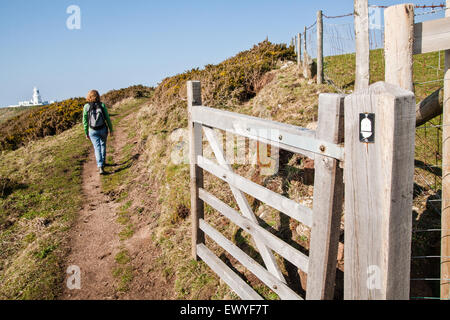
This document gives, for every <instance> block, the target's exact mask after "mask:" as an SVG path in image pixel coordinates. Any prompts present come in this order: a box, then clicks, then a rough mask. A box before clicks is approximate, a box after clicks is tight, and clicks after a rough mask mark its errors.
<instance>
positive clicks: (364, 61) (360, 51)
mask: <svg viewBox="0 0 450 320" xmlns="http://www.w3.org/2000/svg"><path fill="white" fill-rule="evenodd" d="M355 37H356V41H355V42H356V71H355V91H357V90H360V89H364V88H367V87H368V86H369V80H370V71H369V68H370V66H369V64H370V55H369V52H370V51H369V45H370V44H369V3H368V0H355Z"/></svg>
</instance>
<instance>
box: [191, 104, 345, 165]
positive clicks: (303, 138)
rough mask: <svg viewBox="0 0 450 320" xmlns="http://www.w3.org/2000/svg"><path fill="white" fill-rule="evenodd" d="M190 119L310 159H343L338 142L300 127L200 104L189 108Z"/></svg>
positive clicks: (341, 148)
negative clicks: (323, 138)
mask: <svg viewBox="0 0 450 320" xmlns="http://www.w3.org/2000/svg"><path fill="white" fill-rule="evenodd" d="M192 121H194V122H196V123H200V124H202V125H204V126H208V127H213V128H217V129H220V130H225V131H227V132H230V133H233V134H236V135H241V136H244V137H247V138H250V139H254V140H257V141H260V142H263V143H267V144H270V145H273V146H275V147H278V148H280V149H284V150H288V151H292V152H294V153H299V154H303V155H306V156H307V157H310V158H314V154H319V155H322V156H326V157H330V158H335V159H337V160H340V161H343V160H344V148H343V147H342V146H341V145H338V144H334V143H330V142H327V141H322V140H319V139H316V138H315V135H316V133H315V131H313V130H309V129H305V128H302V127H298V126H293V125H289V124H285V123H280V122H275V121H270V120H266V119H260V118H256V117H251V116H248V115H243V114H239V113H234V112H229V111H224V110H219V109H214V108H209V107H203V106H196V107H193V108H192Z"/></svg>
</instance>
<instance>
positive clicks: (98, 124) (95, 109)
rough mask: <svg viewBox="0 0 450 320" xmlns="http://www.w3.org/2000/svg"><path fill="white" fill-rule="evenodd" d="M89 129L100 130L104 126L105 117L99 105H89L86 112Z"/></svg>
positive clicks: (95, 103) (96, 103)
mask: <svg viewBox="0 0 450 320" xmlns="http://www.w3.org/2000/svg"><path fill="white" fill-rule="evenodd" d="M88 118H89V127H90V128H91V129H93V130H100V129H103V128H104V127H105V126H106V122H105V115H104V114H103V107H102V105H101V103H98V102H94V103H89V110H88Z"/></svg>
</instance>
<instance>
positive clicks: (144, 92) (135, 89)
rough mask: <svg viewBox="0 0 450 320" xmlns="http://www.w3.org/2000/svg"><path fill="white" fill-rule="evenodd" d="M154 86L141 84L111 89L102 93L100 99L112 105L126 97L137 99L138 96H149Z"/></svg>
mask: <svg viewBox="0 0 450 320" xmlns="http://www.w3.org/2000/svg"><path fill="white" fill-rule="evenodd" d="M153 91H154V88H151V87H145V86H143V85H137V86H131V87H129V88H124V89H119V90H111V91H109V92H107V93H105V94H104V95H102V101H103V102H104V103H105V104H106V105H108V106H113V105H115V104H116V103H118V102H120V101H122V100H124V99H127V98H133V99H139V98H150V97H151V96H152V94H153Z"/></svg>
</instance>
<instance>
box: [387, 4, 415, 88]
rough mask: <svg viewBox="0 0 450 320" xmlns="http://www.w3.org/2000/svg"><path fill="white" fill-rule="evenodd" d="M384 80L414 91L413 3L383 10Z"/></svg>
mask: <svg viewBox="0 0 450 320" xmlns="http://www.w3.org/2000/svg"><path fill="white" fill-rule="evenodd" d="M384 20H385V34H384V36H385V41H384V44H385V45H384V52H385V60H386V65H385V70H386V71H385V81H386V82H387V83H390V84H394V85H398V86H400V87H401V88H403V89H406V90H409V91H414V83H413V45H414V5H413V4H399V5H396V6H392V7H389V8H387V9H386V10H385V11H384Z"/></svg>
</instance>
